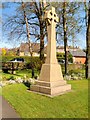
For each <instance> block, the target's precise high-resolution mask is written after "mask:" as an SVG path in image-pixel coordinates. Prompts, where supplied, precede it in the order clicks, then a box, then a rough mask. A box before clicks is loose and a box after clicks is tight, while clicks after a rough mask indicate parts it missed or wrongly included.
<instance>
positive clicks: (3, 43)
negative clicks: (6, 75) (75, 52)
mask: <svg viewBox="0 0 90 120" xmlns="http://www.w3.org/2000/svg"><path fill="white" fill-rule="evenodd" d="M5 4H6V3H5ZM15 9H16V4H15V3H13V2H12V4H11V5H9V6H8V7H7V8H4V9H2V10H1V9H0V15H2V20H3V21H5V20H6V18H7V17H10V16H12V15H13V14H15ZM81 14H82V15H84V12H82V13H81ZM2 29H3V26H2ZM1 33H2V38H0V48H3V47H5V48H14V47H18V46H19V45H20V42H19V41H18V42H11V41H8V39H7V36H6V35H4V34H3V32H2V30H1V25H0V36H1ZM85 34H86V33H85V31H84V30H83V31H82V32H81V33H80V34H79V35H76V36H75V39H76V40H78V43H75V45H76V46H79V47H80V48H82V49H84V48H85V47H86V35H85Z"/></svg>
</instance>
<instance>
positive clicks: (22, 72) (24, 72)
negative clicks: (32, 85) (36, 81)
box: [0, 69, 39, 81]
mask: <svg viewBox="0 0 90 120" xmlns="http://www.w3.org/2000/svg"><path fill="white" fill-rule="evenodd" d="M34 72H35V76H37V75H38V74H39V72H38V71H36V70H35V71H34ZM0 73H1V76H2V80H3V81H4V80H9V79H12V78H14V79H16V78H17V77H21V78H23V77H24V76H25V75H26V76H27V78H30V77H31V76H32V75H31V70H30V69H25V70H17V71H16V74H10V73H4V72H0Z"/></svg>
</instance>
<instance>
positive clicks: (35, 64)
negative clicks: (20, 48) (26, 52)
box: [26, 57, 43, 71]
mask: <svg viewBox="0 0 90 120" xmlns="http://www.w3.org/2000/svg"><path fill="white" fill-rule="evenodd" d="M29 60H30V61H29V62H27V63H26V68H27V69H32V68H34V69H37V70H39V71H40V70H41V66H42V64H43V62H42V61H41V60H40V58H39V57H33V58H30V59H29Z"/></svg>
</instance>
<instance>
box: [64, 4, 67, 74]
mask: <svg viewBox="0 0 90 120" xmlns="http://www.w3.org/2000/svg"><path fill="white" fill-rule="evenodd" d="M66 7H67V3H66V2H63V31H64V51H65V74H67V65H68V57H67V23H66Z"/></svg>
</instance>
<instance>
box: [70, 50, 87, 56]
mask: <svg viewBox="0 0 90 120" xmlns="http://www.w3.org/2000/svg"><path fill="white" fill-rule="evenodd" d="M70 53H71V55H72V56H74V57H86V53H85V52H83V51H82V50H79V51H70Z"/></svg>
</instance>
